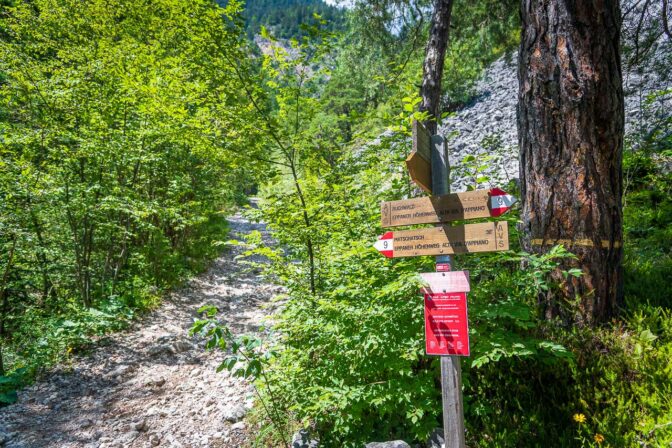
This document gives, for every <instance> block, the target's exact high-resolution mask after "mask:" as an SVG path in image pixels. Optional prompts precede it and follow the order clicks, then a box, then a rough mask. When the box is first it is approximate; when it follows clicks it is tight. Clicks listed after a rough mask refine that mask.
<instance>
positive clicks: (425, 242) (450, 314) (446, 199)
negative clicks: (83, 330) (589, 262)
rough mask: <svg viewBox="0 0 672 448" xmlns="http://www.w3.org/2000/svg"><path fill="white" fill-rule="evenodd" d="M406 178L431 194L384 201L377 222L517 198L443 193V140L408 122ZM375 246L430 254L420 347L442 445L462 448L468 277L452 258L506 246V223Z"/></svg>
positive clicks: (382, 240) (472, 211) (397, 222)
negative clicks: (435, 366) (437, 397)
mask: <svg viewBox="0 0 672 448" xmlns="http://www.w3.org/2000/svg"><path fill="white" fill-rule="evenodd" d="M406 166H407V168H408V171H409V173H410V175H411V179H412V180H413V181H414V182H415V183H416V184H417V185H418V186H419V187H420V188H422V189H423V190H424V191H426V192H428V193H429V194H434V196H432V197H422V198H414V199H405V200H400V201H390V202H383V203H382V204H381V225H382V227H394V226H407V225H413V224H442V223H446V222H450V221H456V220H466V219H474V218H491V217H494V218H496V217H499V216H501V215H502V214H504V213H506V212H507V211H508V210H509V209H510V208H511V206H512V205H513V204H514V203H515V201H516V199H515V198H514V197H513V196H511V195H509V194H507V193H506V192H505V191H503V190H500V189H499V188H493V189H490V190H475V191H468V192H463V193H456V194H448V193H449V185H450V184H449V182H448V177H449V170H448V157H447V154H446V148H445V141H444V139H443V138H442V137H440V136H437V135H434V136H432V135H430V134H429V132H428V131H427V129H426V128H425V127H424V126H423V125H422V124H421V123H418V122H414V123H413V151H412V152H411V154H410V155H409V156H408V158H407V159H406ZM374 247H375V248H376V249H377V250H378V251H379V252H380V253H381V254H383V255H385V256H386V257H388V258H398V257H415V256H421V255H436V270H437V272H435V273H427V274H421V276H422V277H423V281H424V282H425V287H424V288H423V291H422V292H423V294H424V299H425V344H426V346H425V347H426V353H427V354H428V355H439V356H441V393H442V401H443V428H444V438H445V445H444V446H445V448H464V410H463V403H462V371H461V367H460V361H459V358H458V356H469V329H468V322H467V296H466V293H467V292H468V291H469V290H470V287H469V280H468V274H467V273H466V272H454V271H452V272H451V270H452V263H451V258H450V255H452V254H461V253H473V252H493V251H500V250H508V249H509V228H508V223H507V222H506V221H496V222H484V223H478V224H466V225H460V226H448V225H439V226H437V227H430V228H421V229H412V230H401V231H390V232H386V233H385V234H384V235H382V236H380V237H379V239H378V241H376V243H375V244H374Z"/></svg>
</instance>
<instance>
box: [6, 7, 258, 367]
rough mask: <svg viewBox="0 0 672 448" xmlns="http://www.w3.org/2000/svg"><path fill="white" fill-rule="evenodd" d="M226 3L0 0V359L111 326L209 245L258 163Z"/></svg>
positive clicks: (12, 363)
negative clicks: (6, 0)
mask: <svg viewBox="0 0 672 448" xmlns="http://www.w3.org/2000/svg"><path fill="white" fill-rule="evenodd" d="M240 14H241V9H240V5H239V3H237V2H231V3H230V4H229V5H228V6H227V8H226V9H222V8H218V7H217V6H215V5H214V4H212V3H211V2H209V1H205V0H203V1H201V0H199V1H195V2H189V3H184V2H179V1H174V0H161V1H158V2H151V3H147V2H141V1H126V0H124V1H111V2H109V1H105V2H100V1H94V2H86V3H81V2H78V1H59V2H55V1H52V0H38V1H30V2H28V1H25V2H24V1H18V2H16V3H15V4H14V5H12V6H3V7H2V15H1V18H0V29H1V30H2V32H1V34H0V74H1V76H0V204H1V206H0V248H1V250H0V298H1V300H0V302H1V304H0V342H2V343H3V345H5V347H4V350H3V352H5V353H4V355H5V357H6V358H7V360H8V363H7V365H5V366H4V369H5V370H6V371H12V370H14V369H16V368H17V367H19V366H22V365H25V366H26V367H28V370H29V372H32V373H34V372H36V371H37V370H39V368H41V367H44V366H48V365H49V364H51V363H52V362H55V361H56V360H58V359H59V357H61V356H64V355H65V354H66V353H67V352H68V350H69V349H71V348H72V347H75V346H78V345H80V344H83V343H85V342H86V340H87V339H88V337H90V336H91V335H96V334H102V333H104V332H106V331H111V330H116V329H118V328H120V326H122V325H123V323H124V321H125V320H126V319H128V318H129V317H130V316H131V315H132V314H133V313H134V312H135V311H136V310H142V309H147V308H150V307H151V306H153V305H154V304H156V302H157V297H158V296H159V295H160V293H161V291H163V290H165V289H166V288H169V287H171V286H173V285H175V284H177V283H179V282H180V281H181V280H182V279H184V278H185V277H186V276H187V275H189V274H190V273H191V272H194V271H197V270H199V269H202V268H203V267H204V266H205V263H206V262H207V260H208V259H211V258H212V257H213V256H214V255H215V254H216V252H217V248H216V247H213V246H212V245H211V242H212V241H213V240H214V239H219V238H221V236H222V235H223V234H225V233H226V230H227V226H226V221H225V220H224V214H223V213H225V212H226V211H227V209H229V208H230V207H231V206H232V205H233V204H234V202H235V201H237V200H239V199H240V198H241V196H242V191H243V190H244V189H246V188H249V186H250V185H251V184H252V183H253V182H254V177H255V176H256V173H257V172H258V171H257V167H258V164H256V162H255V161H254V157H255V155H256V154H257V152H258V147H259V145H258V144H255V143H251V142H254V141H255V139H254V136H255V135H256V134H257V131H255V130H253V129H250V128H249V125H248V123H249V121H250V120H249V109H248V104H247V101H246V100H245V98H244V96H243V95H242V93H241V90H240V89H239V85H238V73H237V71H236V70H237V69H238V67H237V66H236V65H233V64H231V61H235V60H237V59H240V57H241V55H242V54H247V46H246V42H245V40H244V34H243V31H242V19H241V16H240ZM242 149H244V151H243V150H242ZM0 354H2V352H0ZM0 360H2V357H1V356H0ZM2 370H3V366H2V363H0V373H2Z"/></svg>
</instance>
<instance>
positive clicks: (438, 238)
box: [374, 221, 509, 258]
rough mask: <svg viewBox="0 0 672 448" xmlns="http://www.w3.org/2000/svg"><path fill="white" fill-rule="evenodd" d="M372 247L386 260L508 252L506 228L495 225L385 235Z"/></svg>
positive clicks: (502, 222) (480, 224) (486, 223)
mask: <svg viewBox="0 0 672 448" xmlns="http://www.w3.org/2000/svg"><path fill="white" fill-rule="evenodd" d="M374 247H375V248H376V249H378V251H379V252H380V253H381V254H383V255H385V256H386V257H388V258H400V257H416V256H420V255H451V254H465V253H472V252H494V251H499V250H508V249H509V226H508V223H507V222H506V221H498V222H484V223H478V224H467V225H464V226H439V227H432V228H428V229H414V230H401V231H398V232H387V233H385V234H384V235H382V236H381V237H379V238H378V241H376V243H375V244H374Z"/></svg>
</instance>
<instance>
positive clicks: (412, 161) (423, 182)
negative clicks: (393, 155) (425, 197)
mask: <svg viewBox="0 0 672 448" xmlns="http://www.w3.org/2000/svg"><path fill="white" fill-rule="evenodd" d="M412 130H413V150H412V152H411V153H410V154H409V156H408V157H407V158H406V168H407V169H408V173H409V174H410V176H411V179H412V180H413V182H415V183H416V184H417V185H418V186H419V187H420V188H422V189H423V190H424V191H425V192H427V193H429V194H432V157H431V136H430V135H429V132H428V131H427V128H425V126H423V124H422V123H420V122H418V121H413V125H412Z"/></svg>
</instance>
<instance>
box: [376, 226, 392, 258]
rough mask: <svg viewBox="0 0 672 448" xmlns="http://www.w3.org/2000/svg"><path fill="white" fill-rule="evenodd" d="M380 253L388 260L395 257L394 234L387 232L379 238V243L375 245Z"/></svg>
mask: <svg viewBox="0 0 672 448" xmlns="http://www.w3.org/2000/svg"><path fill="white" fill-rule="evenodd" d="M373 247H375V248H376V249H377V250H378V252H380V253H381V254H383V255H385V256H386V257H387V258H392V257H394V233H393V232H386V233H384V234H383V235H381V236H379V237H378V241H376V243H375V244H374V245H373Z"/></svg>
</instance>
